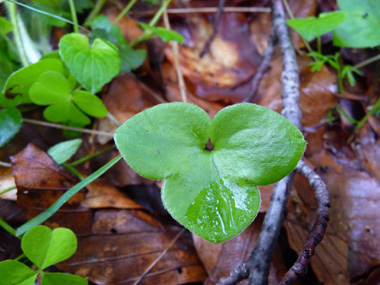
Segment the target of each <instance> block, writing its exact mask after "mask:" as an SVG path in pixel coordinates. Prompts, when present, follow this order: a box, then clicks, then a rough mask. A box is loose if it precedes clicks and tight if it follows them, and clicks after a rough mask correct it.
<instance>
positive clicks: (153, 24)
mask: <svg viewBox="0 0 380 285" xmlns="http://www.w3.org/2000/svg"><path fill="white" fill-rule="evenodd" d="M170 2H171V0H166V1H165V2H164V3H163V4H162V5H161V7H160V9H159V10H158V11H157V13H156V15H154V17H153V19H152V20H150V22H149V26H155V25H156V24H157V22H158V20H159V19H160V18H161V16H162V14H163V13H164V12H165V10H166V8H168V6H169V4H170Z"/></svg>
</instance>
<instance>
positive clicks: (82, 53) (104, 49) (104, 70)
mask: <svg viewBox="0 0 380 285" xmlns="http://www.w3.org/2000/svg"><path fill="white" fill-rule="evenodd" d="M59 53H60V55H61V57H62V59H63V61H64V63H65V64H66V66H67V67H68V69H69V70H70V72H71V73H72V74H73V75H74V76H75V78H76V79H77V80H78V82H79V83H81V84H82V85H83V86H84V87H85V88H86V89H87V91H89V92H91V93H96V92H97V91H99V89H101V88H102V87H103V86H104V84H106V83H108V82H110V81H111V80H112V78H114V77H115V76H116V75H117V74H119V72H120V64H121V61H120V55H119V53H118V51H117V48H116V47H115V46H113V45H112V44H110V43H109V44H107V43H105V42H104V41H103V40H101V39H95V40H94V42H93V44H92V47H91V48H90V46H89V40H88V38H87V37H86V36H85V35H82V34H77V33H72V34H67V35H65V36H63V37H62V38H61V40H60V42H59Z"/></svg>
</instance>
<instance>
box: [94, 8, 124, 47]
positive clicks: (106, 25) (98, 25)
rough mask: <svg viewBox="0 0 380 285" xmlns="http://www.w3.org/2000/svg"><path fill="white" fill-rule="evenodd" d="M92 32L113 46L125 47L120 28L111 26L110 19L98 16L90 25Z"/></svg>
mask: <svg viewBox="0 0 380 285" xmlns="http://www.w3.org/2000/svg"><path fill="white" fill-rule="evenodd" d="M90 27H91V29H92V31H93V32H94V33H95V34H97V35H98V36H101V37H103V38H105V39H107V40H109V41H110V42H111V43H113V44H115V45H119V46H122V45H126V44H127V41H126V40H125V38H124V36H123V34H122V33H121V29H120V27H118V26H116V25H112V24H111V22H110V19H108V17H106V16H104V15H98V16H96V17H95V18H94V20H92V22H91V23H90Z"/></svg>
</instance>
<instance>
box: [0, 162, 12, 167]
mask: <svg viewBox="0 0 380 285" xmlns="http://www.w3.org/2000/svg"><path fill="white" fill-rule="evenodd" d="M0 166H2V167H12V164H10V163H8V162H3V161H0Z"/></svg>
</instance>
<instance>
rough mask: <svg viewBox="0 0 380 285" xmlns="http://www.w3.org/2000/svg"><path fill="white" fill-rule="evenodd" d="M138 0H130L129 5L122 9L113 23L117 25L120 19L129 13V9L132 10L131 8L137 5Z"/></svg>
mask: <svg viewBox="0 0 380 285" xmlns="http://www.w3.org/2000/svg"><path fill="white" fill-rule="evenodd" d="M136 2H137V0H131V1H129V3H128V5H127V6H125V8H124V9H123V11H121V12H120V14H119V15H118V16H117V17H116V19H115V20H114V21H113V23H112V25H115V26H116V25H117V23H119V21H120V20H121V19H122V18H123V17H124V16H125V14H127V13H128V12H129V10H131V8H132V7H133V5H135V3H136Z"/></svg>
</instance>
